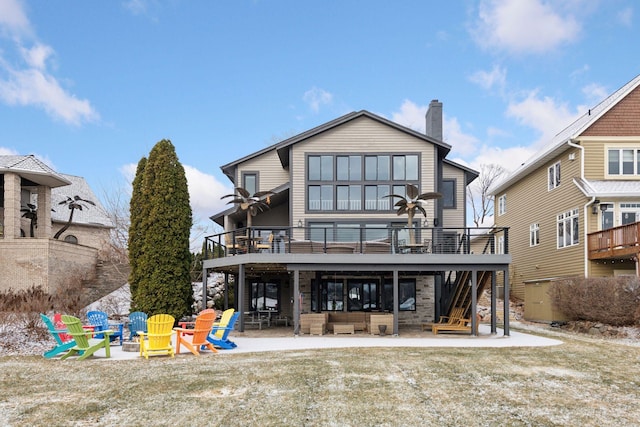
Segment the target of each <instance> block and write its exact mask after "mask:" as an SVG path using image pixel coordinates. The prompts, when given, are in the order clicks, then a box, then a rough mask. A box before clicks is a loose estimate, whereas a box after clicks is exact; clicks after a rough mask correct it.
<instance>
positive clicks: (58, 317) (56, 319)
mask: <svg viewBox="0 0 640 427" xmlns="http://www.w3.org/2000/svg"><path fill="white" fill-rule="evenodd" d="M53 326H55V327H56V329H58V330H62V329H64V330H66V329H67V327H66V326H64V323H62V314H60V313H54V314H53ZM60 339H61V340H62V341H63V342H67V341H71V340H72V339H73V337H72V336H71V335H69V334H65V333H62V334H60Z"/></svg>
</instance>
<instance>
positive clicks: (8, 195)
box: [4, 172, 21, 240]
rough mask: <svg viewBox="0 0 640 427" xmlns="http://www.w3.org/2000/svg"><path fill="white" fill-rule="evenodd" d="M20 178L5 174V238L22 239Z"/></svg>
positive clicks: (8, 173)
mask: <svg viewBox="0 0 640 427" xmlns="http://www.w3.org/2000/svg"><path fill="white" fill-rule="evenodd" d="M20 188H21V187H20V176H19V175H16V174H15V173H11V172H5V174H4V238H5V239H8V240H13V239H18V238H20Z"/></svg>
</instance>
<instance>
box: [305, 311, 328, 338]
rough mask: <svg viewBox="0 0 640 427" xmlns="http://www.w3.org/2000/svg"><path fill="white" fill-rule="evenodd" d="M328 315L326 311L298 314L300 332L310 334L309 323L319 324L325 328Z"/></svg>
mask: <svg viewBox="0 0 640 427" xmlns="http://www.w3.org/2000/svg"><path fill="white" fill-rule="evenodd" d="M327 319H328V315H327V313H303V314H301V315H300V333H301V334H310V333H311V325H312V324H316V325H321V327H322V329H323V330H324V328H326V325H327V323H328V322H327ZM317 328H318V326H316V330H317Z"/></svg>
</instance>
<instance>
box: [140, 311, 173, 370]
mask: <svg viewBox="0 0 640 427" xmlns="http://www.w3.org/2000/svg"><path fill="white" fill-rule="evenodd" d="M175 322H176V319H175V318H174V317H173V316H171V315H170V314H155V315H153V316H151V317H149V318H148V319H147V332H142V331H138V335H140V356H144V358H145V359H148V358H149V356H158V355H166V354H168V355H169V356H171V357H173V356H174V351H173V346H172V345H171V337H172V336H173V334H174V333H175V331H174V330H173V325H174V324H175Z"/></svg>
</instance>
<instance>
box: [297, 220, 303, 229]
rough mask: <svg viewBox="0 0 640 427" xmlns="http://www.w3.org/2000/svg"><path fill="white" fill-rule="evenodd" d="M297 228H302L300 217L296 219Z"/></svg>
mask: <svg viewBox="0 0 640 427" xmlns="http://www.w3.org/2000/svg"><path fill="white" fill-rule="evenodd" d="M298 228H302V220H301V219H299V220H298Z"/></svg>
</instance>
